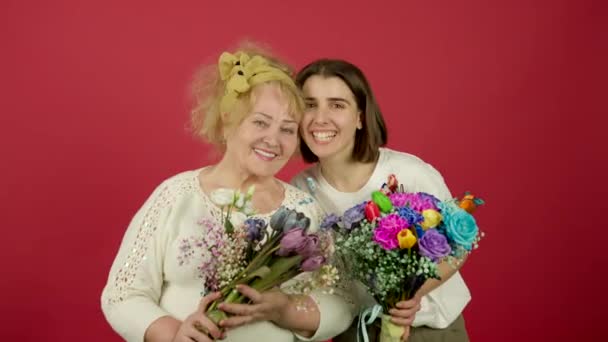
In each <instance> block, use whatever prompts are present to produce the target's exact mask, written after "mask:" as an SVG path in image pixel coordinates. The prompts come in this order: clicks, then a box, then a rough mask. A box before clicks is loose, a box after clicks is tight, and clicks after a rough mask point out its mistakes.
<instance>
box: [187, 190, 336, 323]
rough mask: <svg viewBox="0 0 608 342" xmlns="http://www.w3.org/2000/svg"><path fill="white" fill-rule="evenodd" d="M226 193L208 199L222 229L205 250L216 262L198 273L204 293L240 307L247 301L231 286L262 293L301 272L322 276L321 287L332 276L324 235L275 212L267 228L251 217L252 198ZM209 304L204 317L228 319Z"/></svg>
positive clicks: (295, 215)
mask: <svg viewBox="0 0 608 342" xmlns="http://www.w3.org/2000/svg"><path fill="white" fill-rule="evenodd" d="M252 194H253V189H252V188H250V189H249V190H248V191H247V193H246V194H242V193H240V192H238V191H233V190H228V189H218V190H216V191H215V192H214V193H212V194H211V199H212V201H213V202H214V203H215V204H216V205H219V206H220V207H222V225H220V226H219V227H218V226H216V227H217V230H216V231H215V232H210V233H209V234H208V238H209V239H211V241H209V242H208V248H209V249H210V250H211V251H212V253H213V255H214V256H216V257H215V258H212V259H211V260H208V261H207V262H205V263H204V264H203V265H201V266H200V267H199V269H201V271H202V272H201V274H204V275H205V278H206V279H205V283H206V284H207V289H208V290H209V291H220V292H221V293H222V298H223V299H222V301H223V302H226V303H244V302H245V301H246V298H245V297H243V296H242V295H241V294H240V293H239V292H238V291H237V290H236V285H239V284H245V285H248V286H250V287H252V288H254V289H255V290H257V291H260V292H263V291H265V290H268V289H271V288H273V287H275V286H279V285H281V284H282V283H284V282H286V281H287V280H290V279H292V278H294V277H295V276H297V275H299V274H300V273H302V272H312V271H319V274H320V273H321V272H324V273H325V274H324V275H325V277H324V279H326V280H327V283H326V284H325V285H328V286H331V283H332V281H334V280H335V279H333V280H332V279H330V278H328V277H327V274H336V273H335V270H334V269H333V268H332V266H330V265H329V264H328V259H329V258H330V253H331V251H332V249H331V238H330V233H329V232H321V231H316V232H312V231H310V229H309V228H310V226H311V221H310V219H309V218H308V217H306V216H305V215H304V214H302V213H300V212H297V211H295V210H292V209H288V208H285V207H280V208H279V209H278V210H277V211H276V212H275V213H274V214H273V215H272V216H271V217H270V220H269V222H266V221H265V220H263V219H260V218H256V217H255V216H253V211H252V210H251V203H250V202H251V197H252ZM218 304H219V303H218V302H217V301H216V302H214V303H213V304H212V305H211V306H210V307H209V309H208V311H207V315H208V317H209V318H210V319H211V320H212V321H214V322H215V323H218V322H219V321H220V320H222V319H224V318H226V317H227V315H226V313H225V312H223V311H221V310H218V309H217V305H218Z"/></svg>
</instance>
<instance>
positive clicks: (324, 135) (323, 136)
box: [312, 132, 336, 141]
mask: <svg viewBox="0 0 608 342" xmlns="http://www.w3.org/2000/svg"><path fill="white" fill-rule="evenodd" d="M312 136H313V137H315V139H317V140H320V141H329V140H331V139H333V138H334V137H335V136H336V132H312Z"/></svg>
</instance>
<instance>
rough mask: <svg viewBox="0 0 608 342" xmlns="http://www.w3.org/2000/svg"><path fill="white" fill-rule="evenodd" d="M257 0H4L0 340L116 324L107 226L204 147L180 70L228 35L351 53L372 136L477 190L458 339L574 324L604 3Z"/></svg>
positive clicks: (594, 191) (581, 322)
mask: <svg viewBox="0 0 608 342" xmlns="http://www.w3.org/2000/svg"><path fill="white" fill-rule="evenodd" d="M258 3H260V4H258ZM261 3H262V2H255V1H251V2H243V1H236V2H235V1H225V2H220V1H214V2H211V1H209V2H204V1H163V2H154V3H152V2H151V1H137V2H134V1H116V0H106V1H68V0H57V1H48V2H46V1H38V2H33V1H3V2H2V4H1V5H0V13H1V14H0V41H1V44H2V52H1V54H0V79H1V83H0V84H1V85H0V87H1V88H0V104H1V107H0V108H1V109H0V111H1V113H2V114H1V117H2V125H1V127H2V128H1V129H2V134H1V136H0V139H1V141H0V149H1V152H2V153H1V156H2V161H1V165H2V166H1V169H0V171H1V174H0V181H1V182H2V183H1V184H0V185H1V188H0V208H2V223H3V234H2V242H3V248H2V249H1V250H2V252H1V253H2V254H3V256H2V258H1V260H2V263H3V265H2V274H3V276H2V281H1V282H0V286H1V287H0V293H1V294H2V295H3V296H4V298H2V300H1V301H0V303H1V304H0V307H2V310H0V312H1V315H2V317H1V322H2V323H1V324H2V332H1V334H2V337H4V339H3V340H19V341H34V340H37V341H39V340H44V341H83V340H86V341H118V340H119V338H118V337H117V335H115V334H114V333H113V332H112V330H111V329H110V327H109V325H107V323H106V322H105V320H104V318H103V316H102V313H101V310H100V304H99V295H100V291H101V289H102V286H103V285H104V283H105V281H106V277H107V272H108V269H109V267H110V264H111V262H112V260H113V257H114V254H115V252H116V250H117V248H118V244H119V242H120V239H121V237H122V234H123V232H124V229H125V228H126V226H127V224H128V222H129V220H130V218H131V216H132V215H133V214H134V212H135V211H136V210H137V208H138V207H139V206H140V205H141V204H142V202H143V200H144V199H145V198H146V197H147V196H148V194H149V193H150V192H151V191H152V189H153V188H154V187H155V186H156V185H157V184H158V183H159V182H160V181H161V180H163V179H164V178H166V177H168V176H170V175H172V174H175V173H177V172H179V171H182V170H185V169H191V168H195V167H198V166H199V165H201V164H204V163H206V162H207V157H206V156H207V154H208V152H209V151H210V150H209V148H208V147H206V146H203V145H201V144H199V143H198V142H196V141H195V140H194V139H192V138H191V137H190V136H189V135H188V134H187V132H186V130H185V127H186V123H187V119H188V110H189V106H188V98H187V87H188V83H189V81H190V79H191V75H192V73H193V71H194V70H195V69H196V67H197V66H198V65H199V64H200V63H203V62H211V61H214V60H215V59H216V57H217V56H218V54H219V53H220V52H221V51H222V50H223V49H225V48H226V47H230V46H233V45H235V43H237V42H238V41H239V40H240V39H241V38H244V37H250V38H253V39H255V40H258V41H262V42H265V43H268V44H270V45H271V46H273V47H274V48H275V50H277V52H279V53H280V54H281V55H283V56H284V57H287V58H288V59H290V60H291V61H292V62H293V63H294V64H295V65H296V66H298V67H301V66H303V65H304V63H306V62H308V61H310V60H312V59H314V58H318V57H326V56H331V57H342V58H347V59H349V60H351V61H353V62H354V63H356V64H358V65H360V66H361V67H362V68H363V69H364V70H365V72H366V73H367V75H368V76H369V78H370V81H371V83H372V84H373V86H374V88H375V90H376V93H377V97H378V99H379V102H380V104H381V107H382V109H383V111H384V113H385V115H386V118H387V121H388V124H389V130H390V136H391V138H390V144H389V145H390V146H391V147H393V148H396V149H400V150H405V151H409V152H411V153H414V154H417V155H419V156H421V157H422V158H424V159H425V160H427V161H428V162H430V163H432V164H433V165H435V166H436V167H437V168H438V169H439V170H440V171H441V172H442V173H443V175H444V177H445V179H446V180H447V182H448V185H449V186H450V188H451V189H452V191H453V192H454V193H455V194H457V193H461V192H463V191H465V190H468V189H470V190H473V191H475V192H476V193H478V194H479V195H480V196H482V197H483V198H485V199H486V201H487V203H488V204H487V206H486V207H485V208H483V209H481V210H480V211H479V212H478V216H477V217H478V221H479V223H480V225H481V226H482V227H483V228H484V230H485V231H486V233H487V235H486V239H485V240H484V241H483V242H482V245H481V248H480V250H479V251H478V252H477V253H476V254H475V255H474V256H473V257H472V258H471V259H470V261H469V262H468V263H467V265H466V266H465V268H464V270H463V273H464V276H465V278H466V281H467V283H468V284H469V286H470V288H471V291H472V293H473V301H472V302H471V304H470V305H469V306H468V307H467V309H466V312H465V315H466V319H467V325H468V329H469V332H470V335H471V338H472V340H473V341H513V340H518V341H520V340H529V341H538V340H546V341H566V340H571V339H576V340H581V341H582V340H591V339H592V336H594V334H595V332H594V331H593V329H594V327H595V326H597V325H598V324H601V322H600V321H599V319H600V313H599V312H597V310H595V311H594V309H593V308H594V307H595V308H598V307H602V306H606V304H608V303H607V301H606V298H605V296H604V295H602V293H601V292H600V291H601V289H602V288H603V287H604V286H603V283H601V277H600V275H601V274H602V272H603V271H602V269H601V267H603V266H605V265H606V261H608V260H606V256H605V253H603V249H604V250H605V247H604V244H605V243H606V241H607V237H608V234H606V233H605V231H604V230H603V229H602V228H603V227H604V226H605V224H601V222H603V221H600V219H601V218H603V217H600V214H603V212H602V210H600V209H607V206H606V204H605V200H604V194H605V190H607V188H606V185H605V184H604V182H602V181H601V178H600V176H604V175H605V174H607V172H608V170H607V162H606V150H605V148H604V149H603V150H602V148H601V146H603V145H604V144H602V142H603V140H604V139H601V140H600V138H603V137H604V136H601V133H603V126H602V124H603V123H604V122H605V119H604V118H603V117H602V118H600V115H603V116H605V114H607V113H608V110H607V108H606V103H605V93H606V76H608V73H607V69H606V62H605V61H606V60H608V56H607V50H606V47H607V42H608V35H607V32H608V30H607V27H606V17H607V15H606V11H605V5H603V2H602V1H582V0H580V1H564V0H553V1H540V0H537V1H534V0H503V1H487V0H462V1H393V2H369V1H365V2H362V3H361V4H355V3H354V2H353V1H343V2H338V1H336V2H330V1H304V2H302V1H300V2H291V1H284V0H283V1H267V2H264V5H261ZM600 62H601V63H600ZM601 96H602V97H603V98H601ZM302 165H303V164H302V163H301V162H295V163H293V164H291V165H290V166H289V167H288V168H286V169H285V170H284V171H282V172H281V177H284V178H289V177H290V176H292V175H293V174H294V173H295V172H296V171H297V170H299V169H300V168H301V167H302ZM604 211H605V210H604ZM583 229H584V230H583ZM587 234H589V235H587ZM587 294H593V298H591V297H590V296H588V295H587Z"/></svg>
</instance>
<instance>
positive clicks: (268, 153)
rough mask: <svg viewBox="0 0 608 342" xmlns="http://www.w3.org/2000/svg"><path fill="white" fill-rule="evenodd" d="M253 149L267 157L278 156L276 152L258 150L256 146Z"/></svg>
mask: <svg viewBox="0 0 608 342" xmlns="http://www.w3.org/2000/svg"><path fill="white" fill-rule="evenodd" d="M253 150H254V151H255V152H256V153H258V154H261V155H263V156H264V157H267V158H274V157H276V156H277V155H276V154H274V153H270V152H266V151H262V150H258V149H257V148H254V149H253Z"/></svg>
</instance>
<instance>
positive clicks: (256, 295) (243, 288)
mask: <svg viewBox="0 0 608 342" xmlns="http://www.w3.org/2000/svg"><path fill="white" fill-rule="evenodd" d="M236 290H237V291H239V292H240V293H241V294H242V295H243V296H245V297H247V298H249V299H251V301H252V302H254V303H259V302H260V301H261V300H262V294H261V293H260V292H258V291H257V290H255V289H254V288H252V287H249V286H247V285H237V286H236Z"/></svg>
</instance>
